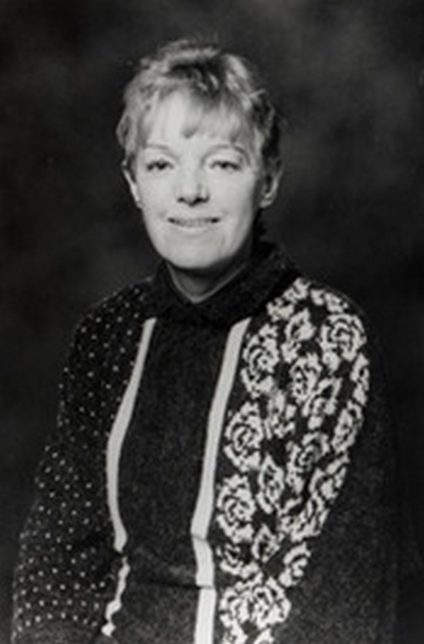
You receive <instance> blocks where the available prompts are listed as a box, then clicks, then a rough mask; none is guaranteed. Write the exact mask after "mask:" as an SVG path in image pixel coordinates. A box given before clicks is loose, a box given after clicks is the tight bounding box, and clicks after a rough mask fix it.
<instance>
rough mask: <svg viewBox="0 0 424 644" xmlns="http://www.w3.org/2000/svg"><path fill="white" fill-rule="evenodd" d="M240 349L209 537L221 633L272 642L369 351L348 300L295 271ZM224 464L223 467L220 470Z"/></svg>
mask: <svg viewBox="0 0 424 644" xmlns="http://www.w3.org/2000/svg"><path fill="white" fill-rule="evenodd" d="M267 313H268V317H267V318H266V319H265V321H264V324H263V325H262V326H261V327H260V328H259V330H258V331H257V332H255V333H252V334H251V335H249V336H248V337H247V339H246V344H245V346H244V349H242V352H241V364H240V372H239V376H240V380H241V384H242V385H243V387H244V390H245V396H244V397H242V404H241V405H240V407H239V408H238V409H237V408H236V409H233V410H232V413H231V414H229V415H228V417H227V420H226V424H225V429H224V433H223V445H222V449H223V453H224V454H225V456H226V458H227V466H226V467H227V469H226V476H225V477H224V478H223V479H222V481H221V482H218V488H217V489H218V493H217V499H216V514H215V521H216V524H217V526H218V532H219V530H220V531H221V534H222V535H223V539H222V541H221V542H220V544H219V545H218V546H217V547H216V548H215V555H216V561H217V564H218V567H219V568H220V570H221V571H222V572H223V573H225V574H226V575H227V580H228V581H227V582H226V585H225V586H223V590H222V594H221V595H220V597H219V600H218V613H219V619H220V622H221V625H222V627H223V633H224V634H223V639H222V642H223V643H224V644H274V640H275V638H274V635H273V633H274V629H275V627H276V626H278V625H279V624H282V623H283V622H284V621H285V620H286V619H287V618H288V615H289V613H290V608H291V602H290V589H291V588H292V587H293V586H295V585H297V584H298V583H299V582H300V581H301V580H302V578H303V576H304V573H305V570H306V568H307V565H308V562H309V559H310V556H311V552H312V547H313V540H314V539H315V538H316V537H318V536H319V535H320V533H321V531H322V529H323V526H324V524H325V522H326V520H327V517H328V514H329V512H330V510H331V508H332V505H333V503H334V500H335V499H336V497H337V495H338V494H339V492H340V490H341V488H342V486H343V483H344V481H345V478H346V473H347V470H348V466H349V462H350V449H351V447H352V446H353V444H354V442H355V439H356V437H357V434H358V432H359V431H360V428H361V426H362V424H363V418H364V407H365V405H366V403H367V399H368V391H369V360H368V357H367V354H366V336H365V331H364V328H363V325H362V322H361V320H360V318H359V317H358V315H357V314H356V313H355V312H354V311H353V310H352V307H351V305H350V304H349V302H348V300H345V299H343V297H342V296H340V295H338V294H335V293H333V292H331V291H329V290H327V289H321V288H319V287H317V286H314V285H310V284H309V283H308V282H307V280H305V279H303V278H300V279H298V280H296V281H295V282H294V283H293V285H292V286H291V287H290V288H289V289H288V290H287V291H286V292H285V293H284V294H283V295H282V296H280V297H279V298H276V299H275V300H273V302H271V303H270V304H269V305H268V309H267ZM228 466H230V470H229V471H230V474H228Z"/></svg>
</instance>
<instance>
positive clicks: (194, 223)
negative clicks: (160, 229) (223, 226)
mask: <svg viewBox="0 0 424 644" xmlns="http://www.w3.org/2000/svg"><path fill="white" fill-rule="evenodd" d="M168 221H169V223H170V224H173V225H174V226H178V227H180V228H189V229H199V228H209V227H210V226H214V225H215V224H217V223H218V222H219V218H218V217H169V219H168Z"/></svg>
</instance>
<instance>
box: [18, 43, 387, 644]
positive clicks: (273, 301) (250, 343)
mask: <svg viewBox="0 0 424 644" xmlns="http://www.w3.org/2000/svg"><path fill="white" fill-rule="evenodd" d="M118 138H119V142H120V144H121V145H122V147H123V149H124V152H125V161H124V173H125V177H126V179H127V181H128V184H129V187H130V190H131V193H132V195H133V197H134V200H135V203H136V204H137V206H138V207H139V208H140V209H141V212H142V217H143V222H144V225H145V227H146V230H147V233H148V236H149V238H150V240H151V242H152V244H153V246H154V248H155V249H156V251H157V253H158V255H159V256H160V257H161V258H162V261H161V264H160V266H159V268H158V271H157V273H156V275H155V276H154V277H153V278H151V279H148V280H146V281H145V282H143V283H142V284H139V285H137V286H131V287H128V288H126V289H124V290H123V291H122V292H120V293H118V294H116V295H114V296H112V297H111V298H109V299H108V300H106V301H105V302H103V303H101V304H100V305H99V306H97V307H96V308H95V309H94V310H93V311H92V312H91V313H89V314H88V316H87V317H86V318H85V319H84V320H83V322H82V323H81V324H80V326H79V327H78V329H77V330H76V333H75V337H74V340H73V344H72V347H71V351H70V354H69V361H68V364H67V367H66V368H65V371H64V377H63V383H62V389H61V402H60V414H59V429H58V431H57V432H56V433H55V434H54V435H53V437H52V439H51V440H50V442H49V443H48V445H47V447H46V451H45V455H44V458H43V460H42V463H41V465H40V468H39V471H38V476H37V492H36V500H35V503H34V506H33V509H32V511H31V513H30V516H29V519H28V521H27V524H26V527H25V530H24V532H23V534H22V539H21V546H22V547H21V557H20V562H19V565H18V567H17V570H16V576H15V618H14V635H13V641H14V643H15V644H22V643H29V642H43V644H48V643H49V642H52V643H53V642H54V644H58V643H64V644H74V643H75V644H82V643H86V642H87V643H88V642H94V641H97V642H100V641H102V642H103V641H105V642H118V643H119V644H138V643H141V642H143V643H147V644H153V643H161V644H165V643H171V642H172V643H176V644H178V643H182V644H188V643H189V642H194V643H195V644H208V643H212V642H220V643H223V644H224V643H225V644H230V643H231V644H245V643H249V644H250V643H252V644H253V643H255V644H271V643H281V644H283V643H290V644H296V643H298V644H301V643H302V644H304V643H305V642H314V643H321V642H322V643H323V644H332V643H334V644H336V643H337V644H341V643H344V642H346V643H349V644H352V643H353V642H355V643H374V642H379V643H381V642H384V643H386V642H392V638H393V619H394V614H395V603H396V585H397V581H396V580H397V561H398V534H397V532H398V527H397V518H396V517H397V513H396V495H395V493H394V461H393V446H392V436H391V433H390V431H389V428H388V426H387V422H386V417H385V413H384V407H383V399H382V389H381V382H380V378H379V374H378V369H377V367H376V360H375V355H374V348H373V345H372V340H371V339H370V337H369V330H368V325H367V322H366V321H365V319H364V317H363V315H362V313H361V312H360V311H358V309H357V307H356V306H355V305H354V304H353V303H352V302H351V301H350V300H348V299H347V298H346V297H345V296H343V295H341V294H340V293H336V292H335V291H333V290H331V289H329V288H327V287H325V286H322V285H319V284H316V283H314V282H312V281H310V280H309V279H308V278H306V277H304V276H302V275H301V274H300V273H299V272H298V271H297V270H296V269H295V268H294V266H293V265H292V264H291V263H290V262H289V261H288V260H287V258H286V257H285V255H284V254H283V252H282V251H281V250H279V249H278V248H275V247H274V246H272V245H270V244H265V243H264V242H262V241H261V239H260V232H261V221H260V216H261V213H262V211H263V210H264V209H265V208H266V207H267V206H268V205H269V204H271V203H272V201H273V199H274V197H275V194H276V191H277V188H278V183H279V179H280V174H281V157H280V147H281V145H280V128H279V120H278V117H277V114H276V112H275V110H274V108H273V107H272V105H271V104H270V102H269V99H268V97H267V94H266V92H265V90H264V89H263V87H262V86H261V85H260V84H259V81H258V80H257V78H256V75H255V74H254V72H253V71H252V69H251V67H250V65H249V64H248V63H247V62H246V61H244V60H242V59H240V58H239V57H237V56H234V55H231V54H228V53H225V52H222V51H220V50H219V49H218V48H217V47H216V46H214V45H210V44H205V43H198V42H188V41H177V42H174V43H171V44H169V45H167V46H165V47H163V48H161V49H159V50H158V51H157V52H156V53H155V54H154V55H153V56H151V57H148V58H145V59H143V60H142V61H141V65H140V68H139V70H138V71H137V74H136V76H135V77H134V79H133V80H132V81H131V83H130V84H129V86H128V88H127V90H126V94H125V109H124V113H123V115H122V118H121V121H120V123H119V126H118Z"/></svg>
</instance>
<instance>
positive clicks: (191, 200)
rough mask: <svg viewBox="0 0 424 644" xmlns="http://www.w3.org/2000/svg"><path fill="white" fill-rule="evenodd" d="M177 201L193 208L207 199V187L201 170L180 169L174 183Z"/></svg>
mask: <svg viewBox="0 0 424 644" xmlns="http://www.w3.org/2000/svg"><path fill="white" fill-rule="evenodd" d="M176 197H177V201H179V202H181V203H185V204H188V205H190V206H194V205H196V204H198V203H202V202H204V201H207V200H208V199H209V187H208V184H207V179H206V176H205V172H204V170H203V169H201V168H182V169H181V171H180V172H179V173H178V177H177V183H176Z"/></svg>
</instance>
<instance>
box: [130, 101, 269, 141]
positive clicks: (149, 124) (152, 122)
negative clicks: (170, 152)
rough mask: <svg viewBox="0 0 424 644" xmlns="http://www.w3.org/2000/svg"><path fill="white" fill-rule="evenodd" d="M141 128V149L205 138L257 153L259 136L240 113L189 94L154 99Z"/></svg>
mask: <svg viewBox="0 0 424 644" xmlns="http://www.w3.org/2000/svg"><path fill="white" fill-rule="evenodd" d="M140 126H141V130H142V131H141V137H142V145H146V144H147V143H148V142H149V141H150V140H151V139H152V138H155V139H156V138H159V139H172V138H178V137H185V138H191V137H192V136H194V135H202V136H206V137H211V138H214V139H219V140H222V141H226V142H229V143H232V144H237V145H239V146H240V145H242V146H243V147H245V148H246V149H247V150H249V151H255V152H256V149H257V139H258V134H257V132H256V130H255V129H254V128H253V127H252V126H251V125H250V123H249V122H248V120H247V118H246V117H245V115H244V114H243V113H242V111H241V110H240V109H237V108H236V107H235V106H229V105H227V104H225V102H224V101H211V100H205V99H203V98H201V97H197V96H194V95H191V94H190V93H189V92H182V91H175V92H173V93H172V94H170V95H168V96H165V97H160V96H156V97H154V99H153V100H152V102H151V104H150V106H149V109H148V111H147V112H146V113H145V115H144V118H143V119H142V122H141V123H140Z"/></svg>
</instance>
